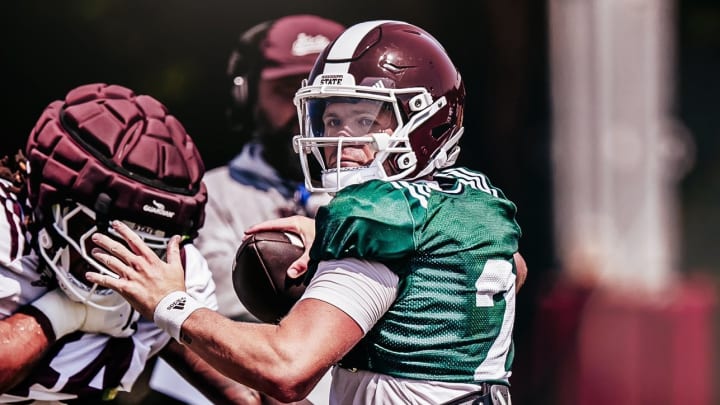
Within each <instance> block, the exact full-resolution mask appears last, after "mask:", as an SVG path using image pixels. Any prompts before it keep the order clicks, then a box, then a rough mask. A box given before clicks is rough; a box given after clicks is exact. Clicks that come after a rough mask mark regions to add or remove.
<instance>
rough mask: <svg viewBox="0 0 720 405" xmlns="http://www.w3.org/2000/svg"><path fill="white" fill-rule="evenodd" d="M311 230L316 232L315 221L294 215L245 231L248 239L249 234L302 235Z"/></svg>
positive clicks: (263, 223)
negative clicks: (264, 232)
mask: <svg viewBox="0 0 720 405" xmlns="http://www.w3.org/2000/svg"><path fill="white" fill-rule="evenodd" d="M310 228H311V229H312V230H313V232H314V229H315V221H314V220H312V219H310V218H308V217H305V216H302V215H294V216H291V217H286V218H276V219H270V220H267V221H263V222H260V223H258V224H255V225H252V226H250V227H249V228H248V229H246V230H245V236H246V237H247V235H248V234H252V233H257V232H260V231H291V232H294V233H298V234H302V233H303V232H307V231H308V230H309V229H310Z"/></svg>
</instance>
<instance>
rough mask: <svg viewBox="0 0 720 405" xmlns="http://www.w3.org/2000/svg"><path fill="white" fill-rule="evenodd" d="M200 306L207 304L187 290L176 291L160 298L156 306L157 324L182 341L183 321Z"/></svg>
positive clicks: (154, 316) (155, 316)
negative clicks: (201, 302) (196, 298)
mask: <svg viewBox="0 0 720 405" xmlns="http://www.w3.org/2000/svg"><path fill="white" fill-rule="evenodd" d="M200 308H205V306H204V305H202V304H200V303H199V302H198V301H197V300H195V299H194V298H193V297H191V296H189V295H188V294H187V293H186V292H184V291H174V292H171V293H170V294H168V295H166V296H165V298H163V299H161V300H160V302H159V303H158V304H157V306H156V307H155V313H154V314H153V318H154V319H155V324H156V325H157V326H159V327H160V329H162V330H164V331H165V332H167V333H168V334H169V335H170V336H172V337H173V338H174V339H175V340H177V341H178V342H180V343H182V341H181V340H180V330H181V329H182V324H183V322H185V320H186V319H187V318H188V317H189V316H190V314H192V313H193V312H195V310H197V309H200Z"/></svg>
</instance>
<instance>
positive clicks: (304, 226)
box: [243, 215, 315, 278]
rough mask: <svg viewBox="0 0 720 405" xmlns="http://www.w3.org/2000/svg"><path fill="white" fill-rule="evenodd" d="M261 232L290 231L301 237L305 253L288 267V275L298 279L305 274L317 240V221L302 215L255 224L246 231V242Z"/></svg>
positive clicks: (244, 237)
mask: <svg viewBox="0 0 720 405" xmlns="http://www.w3.org/2000/svg"><path fill="white" fill-rule="evenodd" d="M260 231H289V232H293V233H296V234H298V235H300V238H302V242H303V245H305V253H303V255H302V256H300V257H299V258H298V259H297V260H295V261H294V262H292V263H291V264H290V267H288V271H287V275H288V277H290V278H298V277H300V276H302V275H303V274H305V272H306V271H307V268H308V262H309V261H310V247H311V246H312V244H313V241H314V240H315V220H314V219H311V218H308V217H304V216H302V215H294V216H292V217H287V218H278V219H271V220H268V221H265V222H261V223H259V224H255V225H253V226H251V227H249V228H248V229H247V230H245V236H243V240H245V239H246V238H247V237H248V236H249V235H250V234H252V233H256V232H260Z"/></svg>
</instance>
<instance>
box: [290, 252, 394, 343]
mask: <svg viewBox="0 0 720 405" xmlns="http://www.w3.org/2000/svg"><path fill="white" fill-rule="evenodd" d="M398 282H399V278H398V276H397V274H395V273H393V272H392V271H390V269H388V268H387V266H385V265H384V264H382V263H379V262H371V261H367V260H360V259H350V258H349V259H342V260H330V261H324V262H320V264H319V265H318V269H317V273H316V274H315V276H314V277H313V278H312V280H311V281H310V284H309V285H308V287H307V289H306V290H305V293H304V294H303V296H302V297H301V298H300V299H301V300H303V299H307V298H315V299H318V300H321V301H325V302H327V303H328V304H331V305H333V306H335V307H337V308H338V309H340V310H341V311H343V312H345V313H346V314H348V316H350V317H351V318H352V319H354V320H355V322H357V324H358V325H359V326H360V328H362V330H363V332H364V333H367V332H368V331H369V330H370V329H371V328H372V327H373V326H374V325H375V323H376V322H377V321H378V320H379V319H380V318H381V317H382V316H383V315H384V314H385V312H387V310H388V309H389V308H390V305H392V303H393V302H394V301H395V298H396V297H397V290H398Z"/></svg>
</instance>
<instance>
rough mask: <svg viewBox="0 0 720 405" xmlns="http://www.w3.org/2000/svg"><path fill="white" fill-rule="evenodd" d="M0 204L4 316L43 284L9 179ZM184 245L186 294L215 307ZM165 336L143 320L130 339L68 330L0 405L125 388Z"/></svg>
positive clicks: (0, 308)
mask: <svg viewBox="0 0 720 405" xmlns="http://www.w3.org/2000/svg"><path fill="white" fill-rule="evenodd" d="M0 202H1V203H2V205H3V209H0V319H4V318H6V317H8V316H10V315H12V314H13V313H15V312H16V311H17V310H18V308H20V307H21V306H23V305H25V304H27V303H30V302H32V301H34V300H35V299H36V298H38V297H39V296H41V295H42V294H44V293H45V292H46V291H47V288H46V287H45V286H44V283H43V282H42V280H41V276H40V273H39V271H38V270H39V266H40V265H39V263H40V261H39V258H38V255H37V254H36V253H35V252H34V251H33V250H32V249H31V248H30V244H29V235H28V233H27V229H26V227H25V225H24V220H25V213H26V212H28V211H26V209H25V208H24V205H23V204H22V203H21V202H20V201H18V199H17V197H16V196H15V195H14V194H13V193H11V192H10V191H9V183H8V182H6V181H4V180H1V179H0ZM184 249H185V268H186V283H187V291H188V293H189V294H190V295H192V296H193V297H194V298H196V299H198V300H200V301H201V302H203V303H204V304H205V305H206V306H208V307H210V308H212V309H216V308H217V300H216V297H215V295H214V290H215V285H214V283H213V281H212V275H211V274H210V270H209V269H208V266H207V263H206V262H205V260H204V259H203V257H202V255H201V254H200V252H199V251H198V250H197V249H196V248H195V247H194V246H192V245H186V246H185V247H184ZM169 340H170V336H169V335H168V334H167V333H165V332H163V331H162V330H160V329H159V328H158V327H157V326H155V324H154V323H152V322H150V321H147V320H144V319H141V321H140V322H139V323H138V330H137V332H136V333H135V334H134V335H133V336H132V337H130V338H114V337H110V336H107V335H102V334H94V333H84V332H79V331H78V332H73V333H70V334H68V335H66V336H64V337H63V338H61V339H60V340H58V341H57V342H55V343H54V344H53V346H52V347H51V349H50V351H49V353H48V354H47V355H46V356H45V358H43V359H42V360H41V361H40V363H39V364H38V365H37V366H36V367H35V368H34V369H33V371H32V372H31V374H30V375H29V376H28V377H27V378H26V379H25V380H24V381H22V382H20V383H19V384H18V385H17V386H15V387H13V388H12V389H11V390H9V391H7V392H5V393H3V394H0V403H9V402H19V401H27V400H40V401H63V400H69V399H73V398H77V397H78V396H90V395H92V396H97V395H99V394H101V393H103V392H111V391H113V390H120V391H130V389H131V388H132V386H133V384H134V383H135V381H136V380H137V379H138V377H139V375H140V373H141V372H142V371H143V369H144V368H145V364H146V362H147V361H148V359H149V358H150V357H152V356H153V355H155V354H157V353H158V351H159V350H160V349H161V348H162V347H164V346H165V344H167V343H168V342H169Z"/></svg>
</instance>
